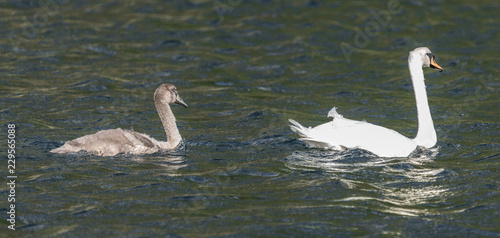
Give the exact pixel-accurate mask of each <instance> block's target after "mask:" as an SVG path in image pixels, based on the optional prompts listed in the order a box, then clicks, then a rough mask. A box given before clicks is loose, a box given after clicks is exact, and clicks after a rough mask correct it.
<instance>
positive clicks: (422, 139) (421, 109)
mask: <svg viewBox="0 0 500 238" xmlns="http://www.w3.org/2000/svg"><path fill="white" fill-rule="evenodd" d="M408 67H409V68H410V74H411V80H412V82H413V90H414V91H415V101H416V102H417V113H418V132H417V136H416V137H415V139H413V141H415V143H416V144H417V145H419V146H423V147H426V148H431V147H433V146H434V145H436V142H437V136H436V130H435V129H434V123H433V122H432V117H431V110H430V108H429V102H428V101H427V92H426V90H425V78H424V70H423V69H422V61H421V60H420V59H418V57H411V56H410V58H409V59H408Z"/></svg>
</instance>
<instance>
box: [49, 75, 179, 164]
mask: <svg viewBox="0 0 500 238" xmlns="http://www.w3.org/2000/svg"><path fill="white" fill-rule="evenodd" d="M154 101H155V106H156V110H157V111H158V115H159V116H160V119H161V122H162V124H163V128H164V129H165V134H167V141H166V142H163V141H157V140H155V139H153V138H151V137H149V136H148V135H145V134H141V133H138V132H135V131H133V130H123V129H120V128H118V129H111V130H102V131H99V132H97V133H95V134H91V135H86V136H82V137H79V138H76V139H74V140H70V141H67V142H66V143H65V144H64V145H63V146H61V147H59V148H56V149H53V150H51V151H50V152H52V153H69V152H78V151H80V150H85V151H89V152H93V153H95V154H97V155H101V156H114V155H117V154H119V153H130V154H152V153H155V152H158V151H164V150H171V149H174V148H175V147H177V145H179V143H180V142H181V141H182V137H181V134H180V133H179V129H177V125H176V123H175V117H174V114H173V113H172V110H171V109H170V106H169V104H171V103H177V104H179V105H182V106H184V107H187V104H186V103H185V102H184V101H183V100H182V99H181V97H179V94H178V93H177V89H176V88H175V86H174V85H172V84H168V83H165V84H162V85H160V86H159V87H158V88H157V89H156V91H155V94H154Z"/></svg>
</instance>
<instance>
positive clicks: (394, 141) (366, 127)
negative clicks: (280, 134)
mask: <svg viewBox="0 0 500 238" xmlns="http://www.w3.org/2000/svg"><path fill="white" fill-rule="evenodd" d="M408 66H409V69H410V74H411V78H412V82H413V88H414V91H415V99H416V104H417V112H418V126H419V128H418V133H417V136H416V137H415V139H410V138H407V137H405V136H403V135H401V134H399V133H398V132H396V131H394V130H391V129H387V128H384V127H381V126H377V125H373V124H370V123H368V122H365V121H355V120H350V119H346V118H344V117H343V116H342V115H340V114H339V113H337V110H336V109H337V108H335V107H334V108H333V109H332V110H330V112H329V113H328V116H329V117H333V120H332V121H331V122H327V123H324V124H321V125H319V126H316V127H314V128H311V127H309V128H306V127H304V126H302V125H301V124H300V123H298V122H296V121H294V120H292V119H290V120H289V121H290V123H291V125H290V128H291V129H292V131H294V132H295V133H297V134H298V135H299V136H300V140H302V141H304V142H305V143H306V144H307V145H308V146H309V147H313V148H321V149H331V150H346V149H363V150H367V151H370V152H372V153H373V154H375V155H377V156H379V157H407V156H408V155H410V153H411V152H413V151H414V150H415V149H416V148H417V146H422V147H425V148H431V147H433V146H434V145H435V144H436V142H437V137H436V131H435V130H434V123H433V121H432V117H431V113H430V109H429V104H428V101H427V93H426V91H425V83H424V80H425V79H424V74H423V69H422V68H423V67H433V68H436V69H438V70H439V71H443V69H442V68H441V67H440V66H439V65H438V64H437V63H436V62H435V61H434V55H432V53H431V51H430V50H429V49H428V48H426V47H420V48H417V49H415V50H413V51H411V52H410V56H409V57H408Z"/></svg>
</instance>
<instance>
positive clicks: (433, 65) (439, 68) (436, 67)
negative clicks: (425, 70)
mask: <svg viewBox="0 0 500 238" xmlns="http://www.w3.org/2000/svg"><path fill="white" fill-rule="evenodd" d="M431 68H435V69H437V70H439V72H443V68H441V66H439V65H438V64H437V63H436V61H434V55H433V56H432V57H431Z"/></svg>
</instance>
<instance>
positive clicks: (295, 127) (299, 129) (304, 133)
mask: <svg viewBox="0 0 500 238" xmlns="http://www.w3.org/2000/svg"><path fill="white" fill-rule="evenodd" d="M288 121H289V122H290V123H292V124H291V125H290V129H292V131H293V132H295V133H297V134H298V135H299V136H300V137H309V128H305V127H303V126H302V125H301V124H300V123H298V122H297V121H295V120H293V119H288Z"/></svg>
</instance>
